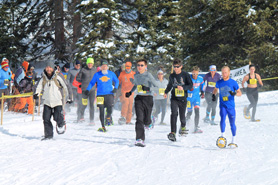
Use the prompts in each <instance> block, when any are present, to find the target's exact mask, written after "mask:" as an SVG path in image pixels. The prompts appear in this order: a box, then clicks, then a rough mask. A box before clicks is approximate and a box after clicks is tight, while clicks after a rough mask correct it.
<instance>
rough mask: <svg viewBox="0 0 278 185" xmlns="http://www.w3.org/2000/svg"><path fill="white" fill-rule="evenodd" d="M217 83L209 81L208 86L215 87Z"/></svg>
mask: <svg viewBox="0 0 278 185" xmlns="http://www.w3.org/2000/svg"><path fill="white" fill-rule="evenodd" d="M215 85H216V83H215V82H209V83H208V86H209V87H215Z"/></svg>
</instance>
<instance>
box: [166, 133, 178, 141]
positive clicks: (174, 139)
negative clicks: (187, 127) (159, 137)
mask: <svg viewBox="0 0 278 185" xmlns="http://www.w3.org/2000/svg"><path fill="white" fill-rule="evenodd" d="M167 137H168V139H169V140H170V141H176V140H177V139H176V134H175V133H174V132H170V133H169V134H168V135H167Z"/></svg>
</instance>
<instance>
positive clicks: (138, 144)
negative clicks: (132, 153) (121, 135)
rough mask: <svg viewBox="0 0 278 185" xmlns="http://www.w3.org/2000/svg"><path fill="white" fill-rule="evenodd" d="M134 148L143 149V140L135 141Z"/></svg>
mask: <svg viewBox="0 0 278 185" xmlns="http://www.w3.org/2000/svg"><path fill="white" fill-rule="evenodd" d="M135 146H140V147H145V146H146V145H145V143H144V140H142V139H137V140H136V141H135Z"/></svg>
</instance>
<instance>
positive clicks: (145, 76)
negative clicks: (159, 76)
mask: <svg viewBox="0 0 278 185" xmlns="http://www.w3.org/2000/svg"><path fill="white" fill-rule="evenodd" d="M142 85H143V86H145V87H149V88H150V91H143V90H142ZM158 85H159V84H158V83H157V81H156V80H155V79H154V77H153V75H152V74H151V73H149V72H148V71H145V72H144V73H142V74H140V73H138V74H135V75H134V86H133V88H132V89H131V92H134V91H135V90H136V89H137V92H138V94H137V95H144V96H146V95H147V96H152V91H153V90H154V89H153V88H154V87H158Z"/></svg>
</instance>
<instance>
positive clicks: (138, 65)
mask: <svg viewBox="0 0 278 185" xmlns="http://www.w3.org/2000/svg"><path fill="white" fill-rule="evenodd" d="M144 66H145V65H143V64H141V65H140V64H137V67H144Z"/></svg>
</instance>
